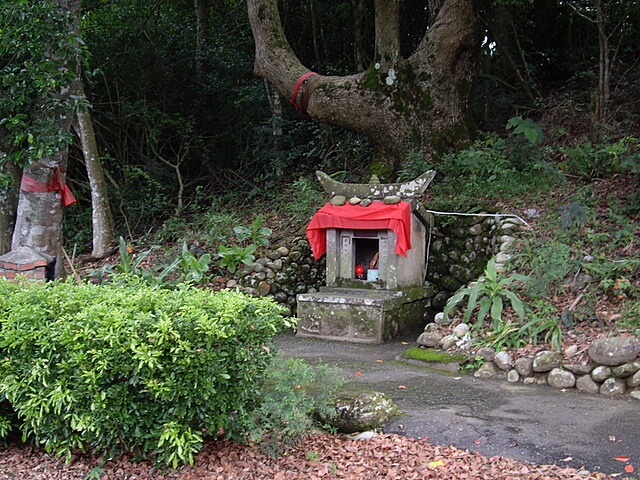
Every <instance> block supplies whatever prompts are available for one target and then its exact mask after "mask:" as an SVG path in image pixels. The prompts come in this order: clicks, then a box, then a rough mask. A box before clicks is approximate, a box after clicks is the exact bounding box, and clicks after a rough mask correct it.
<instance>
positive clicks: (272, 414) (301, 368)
mask: <svg viewBox="0 0 640 480" xmlns="http://www.w3.org/2000/svg"><path fill="white" fill-rule="evenodd" d="M343 383H344V379H343V378H342V376H340V374H339V370H338V369H336V368H332V367H328V366H326V365H318V366H316V367H312V366H310V365H308V364H307V363H305V362H304V361H303V360H301V359H299V358H280V357H279V356H275V357H274V359H273V363H272V365H271V366H270V367H269V368H268V369H267V372H266V375H265V383H264V386H263V388H262V392H261V395H260V406H259V407H258V408H257V409H256V410H255V411H254V412H253V414H252V415H251V416H250V418H249V419H248V423H247V424H246V425H245V427H244V429H246V431H247V437H248V439H249V440H251V441H253V442H256V443H258V444H260V448H261V449H262V450H263V451H265V452H266V453H268V454H270V455H278V454H282V453H284V452H285V451H286V449H287V448H288V447H290V446H291V445H293V444H295V443H296V442H297V441H298V440H299V439H300V438H301V437H302V436H303V435H305V434H308V433H309V432H310V431H312V430H313V429H314V427H322V426H323V427H325V428H327V427H326V426H324V425H321V424H320V423H321V422H320V421H319V420H318V419H319V418H324V419H328V420H330V419H332V418H333V417H335V415H336V410H335V400H336V392H337V390H338V389H339V388H340V387H341V386H342V385H343Z"/></svg>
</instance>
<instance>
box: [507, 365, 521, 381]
mask: <svg viewBox="0 0 640 480" xmlns="http://www.w3.org/2000/svg"><path fill="white" fill-rule="evenodd" d="M518 381H520V374H519V373H518V371H517V370H516V369H515V368H514V369H513V370H509V373H507V382H509V383H517V382H518Z"/></svg>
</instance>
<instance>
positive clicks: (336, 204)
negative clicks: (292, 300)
mask: <svg viewBox="0 0 640 480" xmlns="http://www.w3.org/2000/svg"><path fill="white" fill-rule="evenodd" d="M317 176H318V179H319V180H320V182H321V183H322V186H323V187H324V190H325V191H326V192H327V194H329V196H330V197H331V201H330V202H329V203H327V204H326V205H325V206H324V207H322V208H321V209H320V210H318V212H316V214H315V215H314V217H313V219H312V220H311V222H310V223H309V225H308V226H307V230H306V233H307V238H308V239H309V242H310V244H311V249H312V250H313V255H314V257H315V258H316V259H318V258H320V257H322V255H325V254H326V256H327V258H326V262H327V286H326V287H322V288H321V289H320V291H319V292H315V293H304V294H300V295H298V296H297V302H298V315H297V316H298V318H299V322H298V331H297V335H298V336H299V337H316V338H324V339H330V340H344V341H350V342H368V343H382V342H385V341H387V340H389V339H390V338H392V337H393V336H395V335H396V333H397V332H398V331H399V330H401V329H402V328H404V327H406V326H408V325H411V324H414V325H415V324H422V323H424V322H425V319H426V315H427V308H428V307H429V298H430V296H431V295H430V292H429V288H428V286H427V285H426V282H425V276H426V266H427V265H426V264H427V244H428V237H429V235H430V230H431V226H432V222H433V219H432V216H431V214H429V213H428V212H427V211H426V210H425V209H424V207H422V206H421V205H420V203H419V201H418V200H419V197H420V195H422V193H424V191H425V190H426V188H427V187H428V186H429V183H430V182H431V180H432V179H433V177H434V176H435V172H433V171H429V172H426V173H424V174H423V175H421V176H420V177H418V178H416V179H415V180H413V181H410V182H406V183H392V184H381V183H380V182H379V181H378V180H377V177H376V176H375V175H374V176H373V177H372V179H371V181H370V183H367V184H346V183H340V182H337V181H335V180H333V179H332V178H331V177H329V176H328V175H326V174H325V173H323V172H317Z"/></svg>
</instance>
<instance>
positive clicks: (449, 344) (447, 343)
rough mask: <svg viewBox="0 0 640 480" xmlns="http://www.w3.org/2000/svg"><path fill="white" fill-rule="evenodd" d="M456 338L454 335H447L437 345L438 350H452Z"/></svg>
mask: <svg viewBox="0 0 640 480" xmlns="http://www.w3.org/2000/svg"><path fill="white" fill-rule="evenodd" d="M458 340H459V339H458V337H456V336H455V335H447V336H446V337H443V338H442V339H440V342H439V345H440V348H442V350H449V349H450V348H453V347H455V346H456V343H458Z"/></svg>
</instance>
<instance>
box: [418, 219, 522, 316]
mask: <svg viewBox="0 0 640 480" xmlns="http://www.w3.org/2000/svg"><path fill="white" fill-rule="evenodd" d="M487 215H488V214H484V215H475V216H445V215H435V223H436V228H435V229H434V232H433V234H432V238H431V248H430V251H429V261H428V269H427V281H428V282H429V283H430V284H431V285H433V286H434V287H435V293H434V297H433V300H432V302H431V304H432V308H433V309H434V310H435V311H440V310H442V309H443V308H444V306H445V304H446V303H447V300H448V299H449V297H451V296H452V295H453V294H454V293H455V292H456V291H457V290H458V289H459V288H460V287H462V286H464V285H467V284H468V283H469V282H472V281H475V280H477V278H478V277H479V276H480V275H481V274H482V272H483V271H484V269H485V267H486V265H487V262H488V261H489V259H490V258H492V257H494V256H496V255H497V263H499V264H504V262H505V261H506V260H507V259H508V258H509V257H508V254H507V253H506V250H507V249H508V248H509V246H510V245H511V243H512V242H513V241H514V235H515V233H516V232H517V230H518V229H519V228H520V225H521V224H522V221H521V220H519V219H518V218H517V217H512V216H503V215H490V216H487Z"/></svg>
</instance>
